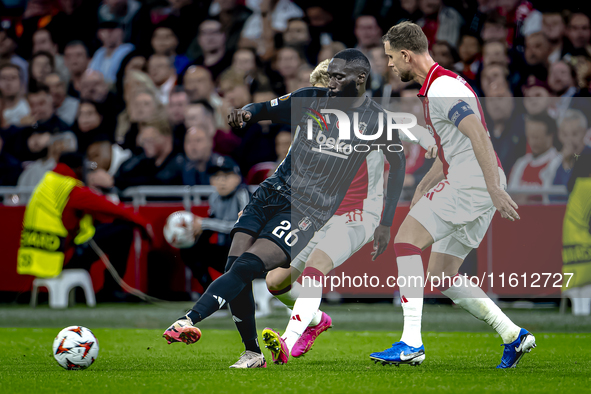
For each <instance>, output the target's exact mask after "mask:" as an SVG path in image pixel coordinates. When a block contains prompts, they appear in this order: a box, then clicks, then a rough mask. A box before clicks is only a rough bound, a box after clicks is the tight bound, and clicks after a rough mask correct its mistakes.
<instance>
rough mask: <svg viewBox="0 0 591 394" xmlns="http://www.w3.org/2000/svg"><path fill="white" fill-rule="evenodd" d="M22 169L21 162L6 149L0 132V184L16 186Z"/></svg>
mask: <svg viewBox="0 0 591 394" xmlns="http://www.w3.org/2000/svg"><path fill="white" fill-rule="evenodd" d="M22 171H23V167H22V166H21V162H20V161H18V160H17V159H16V158H15V157H14V156H12V155H11V154H10V153H9V152H8V151H7V150H6V146H4V138H3V136H2V133H0V186H16V182H17V181H18V177H19V176H20V174H21V172H22Z"/></svg>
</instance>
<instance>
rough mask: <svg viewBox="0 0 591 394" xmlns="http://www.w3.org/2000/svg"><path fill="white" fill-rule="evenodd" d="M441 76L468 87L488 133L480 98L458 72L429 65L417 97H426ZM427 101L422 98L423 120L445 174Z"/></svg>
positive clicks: (440, 150) (445, 165)
mask: <svg viewBox="0 0 591 394" xmlns="http://www.w3.org/2000/svg"><path fill="white" fill-rule="evenodd" d="M443 76H448V77H451V78H454V79H457V80H458V81H460V82H461V83H463V84H464V86H466V87H467V88H468V89H470V91H471V92H472V94H473V95H474V97H475V98H476V102H477V103H478V112H479V113H480V122H481V123H482V126H483V127H484V130H486V132H487V133H488V127H487V126H486V120H485V119H484V111H483V110H482V105H480V100H479V99H478V95H477V94H476V92H474V89H472V87H471V86H470V84H468V83H467V82H466V80H465V79H464V78H462V77H460V76H459V75H458V74H456V73H454V72H452V71H449V70H446V69H445V68H443V67H441V66H440V65H439V64H438V63H435V64H434V65H433V66H431V69H429V73H427V78H425V83H424V84H423V86H421V90H419V98H423V97H424V98H425V99H426V96H427V92H428V91H429V88H430V87H431V85H432V84H433V82H434V81H435V80H436V79H437V78H439V77H443ZM421 96H423V97H421ZM428 103H429V100H424V102H423V110H426V111H425V121H426V122H427V125H429V126H431V129H432V131H433V137H434V138H435V142H436V143H437V148H438V152H439V159H440V160H441V161H442V162H443V173H444V174H445V176H447V169H448V168H449V164H447V162H446V161H445V157H444V156H443V149H441V138H440V137H439V136H437V131H436V130H435V127H433V123H431V118H430V117H429V119H427V114H428V107H427V105H428ZM489 138H490V135H489ZM495 156H496V158H497V164H498V166H499V167H500V168H501V169H502V168H503V166H502V165H501V160H500V159H499V156H498V155H497V152H495Z"/></svg>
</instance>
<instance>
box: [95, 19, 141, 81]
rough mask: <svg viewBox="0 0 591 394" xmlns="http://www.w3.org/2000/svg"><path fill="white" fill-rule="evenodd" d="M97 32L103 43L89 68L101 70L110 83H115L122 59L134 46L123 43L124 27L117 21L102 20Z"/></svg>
mask: <svg viewBox="0 0 591 394" xmlns="http://www.w3.org/2000/svg"><path fill="white" fill-rule="evenodd" d="M97 34H98V38H99V40H100V41H101V43H102V44H103V45H102V46H101V47H100V48H99V49H98V50H97V51H96V52H95V53H94V56H93V57H92V60H91V61H90V64H89V65H88V68H90V69H91V70H96V71H100V72H101V73H102V74H103V76H104V77H105V80H106V81H107V82H108V83H114V82H115V81H116V80H117V70H119V67H120V65H121V61H122V60H123V58H124V57H125V55H127V54H128V53H129V52H131V51H133V49H134V46H133V45H132V44H124V43H123V29H122V28H121V25H119V24H118V23H117V22H102V23H101V24H99V29H98V32H97Z"/></svg>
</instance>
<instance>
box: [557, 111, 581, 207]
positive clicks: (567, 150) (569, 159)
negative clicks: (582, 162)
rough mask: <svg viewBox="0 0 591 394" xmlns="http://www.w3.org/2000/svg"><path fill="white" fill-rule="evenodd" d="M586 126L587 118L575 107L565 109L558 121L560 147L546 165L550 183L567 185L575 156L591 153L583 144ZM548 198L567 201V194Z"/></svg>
mask: <svg viewBox="0 0 591 394" xmlns="http://www.w3.org/2000/svg"><path fill="white" fill-rule="evenodd" d="M587 126H588V124H587V118H586V117H585V115H583V113H582V112H581V111H579V110H576V109H569V110H567V111H566V113H565V114H564V116H563V117H562V119H561V120H560V121H559V122H558V140H559V141H560V143H561V144H562V149H561V151H560V154H558V155H557V156H556V157H555V158H554V159H553V160H552V162H551V163H550V164H549V166H548V167H549V173H550V174H549V177H548V179H547V181H549V182H550V183H549V184H550V185H564V186H567V185H568V182H569V179H570V176H571V173H572V169H573V167H574V165H575V161H576V160H577V158H578V157H579V156H581V155H589V154H591V147H589V146H587V145H585V133H586V132H587ZM550 199H551V200H552V201H567V200H568V196H550Z"/></svg>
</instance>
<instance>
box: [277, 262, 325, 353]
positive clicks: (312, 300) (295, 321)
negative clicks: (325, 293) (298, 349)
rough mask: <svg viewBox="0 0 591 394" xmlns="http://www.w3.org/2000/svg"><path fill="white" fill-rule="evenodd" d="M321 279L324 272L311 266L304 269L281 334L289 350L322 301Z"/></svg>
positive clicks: (310, 321) (309, 322)
mask: <svg viewBox="0 0 591 394" xmlns="http://www.w3.org/2000/svg"><path fill="white" fill-rule="evenodd" d="M323 279H324V274H322V272H320V271H319V270H317V269H315V268H311V267H306V269H304V272H303V274H302V285H301V286H300V294H299V297H298V298H297V299H296V301H295V303H294V305H293V311H292V313H291V317H290V318H289V324H288V325H287V328H286V329H285V333H284V334H283V336H282V338H283V339H284V340H285V344H286V345H287V347H288V349H289V351H290V352H291V349H292V348H293V346H294V345H295V343H296V342H297V340H298V339H299V338H300V336H301V335H302V334H303V333H304V331H305V330H306V327H308V325H310V324H311V323H312V320H313V319H314V317H315V315H316V314H317V313H318V308H319V307H320V303H321V302H322V285H323V283H322V282H323ZM290 291H291V290H290ZM320 314H321V313H320ZM316 324H318V323H316Z"/></svg>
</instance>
